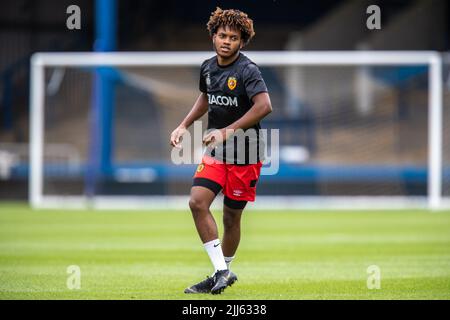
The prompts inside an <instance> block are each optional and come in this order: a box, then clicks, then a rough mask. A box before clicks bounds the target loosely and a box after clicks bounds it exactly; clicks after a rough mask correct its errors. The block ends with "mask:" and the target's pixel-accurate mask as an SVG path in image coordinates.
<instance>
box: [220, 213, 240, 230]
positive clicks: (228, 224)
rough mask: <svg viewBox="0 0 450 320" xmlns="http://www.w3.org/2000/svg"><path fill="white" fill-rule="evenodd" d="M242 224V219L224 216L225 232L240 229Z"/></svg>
mask: <svg viewBox="0 0 450 320" xmlns="http://www.w3.org/2000/svg"><path fill="white" fill-rule="evenodd" d="M239 223H240V219H238V218H237V217H235V216H232V215H229V214H224V215H223V227H224V229H225V230H231V229H234V228H238V227H239Z"/></svg>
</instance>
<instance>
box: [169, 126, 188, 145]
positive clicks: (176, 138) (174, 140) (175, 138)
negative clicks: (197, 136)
mask: <svg viewBox="0 0 450 320" xmlns="http://www.w3.org/2000/svg"><path fill="white" fill-rule="evenodd" d="M185 133H186V127H184V126H182V125H180V126H178V127H177V128H176V129H175V130H173V132H172V134H171V135H170V145H171V146H172V147H175V148H179V149H181V145H180V139H181V137H182V136H183V134H185Z"/></svg>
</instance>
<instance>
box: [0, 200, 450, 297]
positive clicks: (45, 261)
mask: <svg viewBox="0 0 450 320" xmlns="http://www.w3.org/2000/svg"><path fill="white" fill-rule="evenodd" d="M214 215H215V217H216V220H217V221H218V225H219V230H220V234H222V222H221V218H222V215H221V212H220V211H214ZM70 266H76V267H75V268H76V270H79V274H78V273H76V274H75V273H72V271H73V270H74V269H72V268H73V267H70ZM370 266H372V267H370ZM231 269H232V270H233V272H235V273H236V274H237V276H238V278H239V280H238V282H237V283H236V284H234V285H233V286H232V287H231V288H228V289H227V290H225V292H224V293H223V294H222V295H219V296H213V295H205V294H202V295H186V294H184V293H183V290H184V288H185V287H187V286H190V285H192V284H193V283H195V282H198V281H200V280H203V279H204V278H205V277H206V276H207V275H210V274H211V273H212V271H213V270H212V267H211V263H210V261H209V258H208V256H207V254H206V252H205V251H204V249H203V247H202V245H201V242H200V240H199V238H198V235H197V233H196V230H195V226H194V223H193V221H192V217H191V215H190V212H189V211H188V210H185V211H130V212H125V211H89V210H86V211H72V210H67V211H64V210H42V211H32V210H30V209H29V208H28V207H27V206H26V205H25V204H14V203H3V204H0V299H163V300H165V299H214V300H216V299H243V300H248V299H258V300H260V299H261V300H265V299H287V300H288V299H295V300H301V299H450V212H439V213H430V212H427V211H372V212H358V211H354V212H344V211H327V212H324V211H320V212H318V211H247V212H245V213H244V215H243V221H242V237H241V244H240V248H239V251H238V253H237V256H236V259H235V261H233V263H232V265H231ZM368 269H369V270H368ZM373 270H378V271H379V272H378V273H377V272H375V273H371V272H372V271H373ZM78 275H79V277H78ZM75 276H77V278H76V279H78V280H79V282H76V281H75V282H74V277H75ZM378 280H379V281H378ZM74 283H78V284H79V285H80V286H79V288H77V287H76V286H75V287H74V286H73V284H74ZM368 284H369V285H368ZM378 284H379V289H377V285H378Z"/></svg>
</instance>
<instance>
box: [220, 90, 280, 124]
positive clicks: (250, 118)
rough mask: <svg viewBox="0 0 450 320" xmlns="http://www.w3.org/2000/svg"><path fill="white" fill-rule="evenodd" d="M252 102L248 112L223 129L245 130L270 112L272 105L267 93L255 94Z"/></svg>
mask: <svg viewBox="0 0 450 320" xmlns="http://www.w3.org/2000/svg"><path fill="white" fill-rule="evenodd" d="M252 101H253V106H252V107H251V108H250V110H248V111H247V112H246V113H245V114H244V115H243V116H242V117H241V118H239V119H238V120H236V121H235V122H233V123H232V124H230V125H229V126H228V127H226V128H224V129H225V130H226V129H229V130H231V131H235V130H238V129H242V130H245V129H248V128H251V127H253V126H254V125H255V124H257V123H258V122H260V121H261V120H262V119H264V117H265V116H267V115H268V114H269V113H271V112H272V103H271V102H270V97H269V94H268V93H267V92H260V93H258V94H256V95H255V96H254V97H253V98H252Z"/></svg>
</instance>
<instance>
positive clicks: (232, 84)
mask: <svg viewBox="0 0 450 320" xmlns="http://www.w3.org/2000/svg"><path fill="white" fill-rule="evenodd" d="M236 85H237V80H236V78H235V77H229V78H228V88H230V90H234V88H236Z"/></svg>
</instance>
